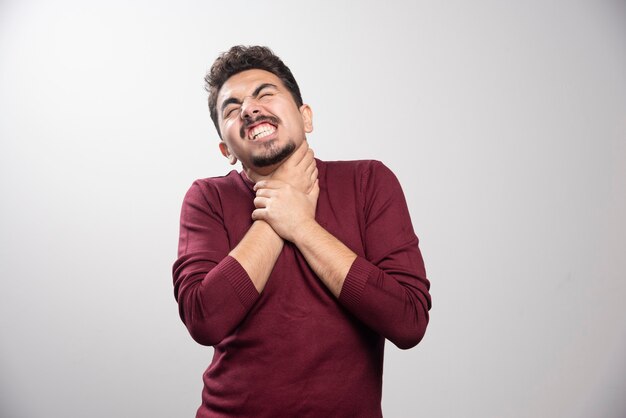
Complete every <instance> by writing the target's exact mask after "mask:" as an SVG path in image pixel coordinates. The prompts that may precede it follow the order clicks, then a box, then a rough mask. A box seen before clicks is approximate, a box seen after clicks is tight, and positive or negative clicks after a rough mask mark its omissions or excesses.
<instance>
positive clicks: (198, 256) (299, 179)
mask: <svg viewBox="0 0 626 418" xmlns="http://www.w3.org/2000/svg"><path fill="white" fill-rule="evenodd" d="M273 175H274V176H276V177H278V178H287V179H290V181H291V182H292V183H293V184H295V185H296V186H295V187H298V188H300V189H302V190H308V189H310V187H311V185H312V184H313V182H314V181H315V180H316V178H317V168H316V166H315V159H314V158H313V152H312V151H311V150H309V149H308V147H301V148H299V149H298V150H297V151H296V152H294V154H293V155H292V156H291V157H290V159H289V160H288V161H286V162H285V163H284V164H283V165H281V167H280V168H279V169H278V170H276V172H275V173H274V174H273ZM219 201H220V196H219V195H218V194H217V192H216V191H215V190H212V189H211V188H207V187H206V186H204V187H203V186H201V184H200V183H198V182H196V183H194V185H192V187H191V188H190V190H189V191H188V193H187V195H186V196H185V200H184V202H183V208H182V212H181V224H180V225H181V226H180V242H179V258H178V260H177V261H176V263H175V264H174V269H173V276H174V292H175V296H176V300H177V301H178V303H179V311H180V315H181V319H182V320H183V322H184V323H185V325H186V326H187V328H188V329H189V332H190V334H191V335H192V337H193V338H194V339H195V340H196V341H197V342H199V343H200V344H204V345H215V344H217V343H219V342H220V341H221V340H222V339H223V338H224V337H225V336H226V335H228V334H229V333H231V332H232V330H233V329H234V328H235V327H236V326H237V325H238V324H239V323H240V322H241V320H242V319H243V318H244V317H245V315H246V314H247V313H248V311H249V310H250V308H251V307H252V306H253V305H254V302H255V301H256V299H257V298H258V296H259V293H260V292H261V291H262V290H263V288H264V286H265V284H266V282H267V280H268V278H269V276H270V274H271V272H272V269H273V267H274V264H275V262H276V260H277V258H278V256H279V255H280V252H281V250H282V247H283V240H282V238H280V237H279V236H278V235H277V234H276V233H275V232H274V230H273V229H272V228H271V227H270V226H269V225H268V224H267V223H265V222H263V221H255V222H253V224H252V226H251V227H250V229H249V230H248V231H247V233H246V234H245V235H244V237H243V238H242V239H241V241H240V242H239V243H238V244H237V245H236V246H235V248H233V249H232V250H231V249H230V248H229V237H228V234H227V231H226V230H225V227H224V221H223V219H222V214H221V206H220V204H219V203H218V202H219Z"/></svg>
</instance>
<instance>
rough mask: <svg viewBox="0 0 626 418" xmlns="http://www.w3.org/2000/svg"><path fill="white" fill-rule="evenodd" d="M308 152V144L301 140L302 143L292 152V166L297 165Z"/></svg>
mask: <svg viewBox="0 0 626 418" xmlns="http://www.w3.org/2000/svg"><path fill="white" fill-rule="evenodd" d="M308 154H309V144H308V143H307V142H306V141H303V142H302V144H301V145H300V146H299V147H298V148H297V149H296V151H295V152H294V153H293V160H294V162H295V164H294V166H296V167H297V166H299V165H300V164H301V163H302V162H303V161H305V159H306V157H307V156H308Z"/></svg>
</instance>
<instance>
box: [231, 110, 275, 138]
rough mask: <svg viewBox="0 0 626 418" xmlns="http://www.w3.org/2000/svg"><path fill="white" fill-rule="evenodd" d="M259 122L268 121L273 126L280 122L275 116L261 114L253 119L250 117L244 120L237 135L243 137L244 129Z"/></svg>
mask: <svg viewBox="0 0 626 418" xmlns="http://www.w3.org/2000/svg"><path fill="white" fill-rule="evenodd" d="M259 122H269V123H271V124H272V125H274V126H278V124H279V123H280V119H278V118H277V117H276V116H265V115H261V116H259V117H257V118H256V119H254V120H252V119H246V120H244V122H243V125H242V126H241V128H240V129H239V136H240V137H241V139H245V135H246V131H247V130H248V128H249V127H250V126H252V125H255V124H257V123H259Z"/></svg>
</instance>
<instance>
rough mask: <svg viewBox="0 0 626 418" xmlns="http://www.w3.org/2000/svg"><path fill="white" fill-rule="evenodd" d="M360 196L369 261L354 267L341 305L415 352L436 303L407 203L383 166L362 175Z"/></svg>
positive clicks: (362, 260) (364, 259)
mask: <svg viewBox="0 0 626 418" xmlns="http://www.w3.org/2000/svg"><path fill="white" fill-rule="evenodd" d="M360 195H361V196H362V202H361V204H362V205H363V217H364V219H363V226H364V227H363V231H362V237H363V242H364V245H365V257H357V258H356V260H355V261H354V262H353V264H352V266H351V268H350V270H349V272H348V274H347V276H346V279H345V281H344V284H343V287H342V289H341V293H340V295H339V301H340V303H342V304H343V305H344V306H345V307H346V308H347V309H348V310H349V311H350V312H352V314H353V315H355V316H356V317H357V318H359V320H361V321H362V322H363V323H364V324H366V325H367V326H369V327H370V328H371V329H373V330H374V331H376V332H378V333H379V334H381V335H382V336H384V337H385V338H387V339H388V340H390V341H391V342H393V343H394V344H395V345H396V346H398V347H399V348H402V349H407V348H411V347H413V346H415V345H417V343H419V342H420V340H421V339H422V337H423V336H424V333H425V331H426V326H427V325H428V311H429V309H430V307H431V298H430V294H429V292H428V291H429V288H430V283H429V282H428V280H427V279H426V271H425V268H424V262H423V260H422V255H421V253H420V250H419V247H418V239H417V236H416V235H415V233H414V231H413V226H412V224H411V219H410V215H409V211H408V208H407V205H406V200H405V198H404V194H403V192H402V189H401V187H400V184H399V182H398V180H397V178H396V177H395V175H394V174H393V173H392V172H391V170H389V169H388V168H387V167H385V166H384V165H383V164H382V163H380V162H373V163H372V165H371V166H370V169H369V170H367V171H365V172H364V173H363V175H362V178H361V190H360Z"/></svg>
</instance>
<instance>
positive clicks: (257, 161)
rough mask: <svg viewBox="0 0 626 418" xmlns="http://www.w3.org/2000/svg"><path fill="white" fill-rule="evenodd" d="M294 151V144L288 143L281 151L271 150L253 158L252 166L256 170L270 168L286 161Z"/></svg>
mask: <svg viewBox="0 0 626 418" xmlns="http://www.w3.org/2000/svg"><path fill="white" fill-rule="evenodd" d="M295 150H296V144H295V143H294V142H293V141H290V142H288V143H287V145H285V146H284V147H283V148H281V149H278V150H274V149H271V150H270V151H269V152H268V153H267V154H265V155H258V156H253V157H252V164H253V165H254V166H255V167H258V168H263V167H270V166H273V165H276V164H279V163H281V162H283V161H284V160H286V159H287V158H288V157H289V156H290V155H291V154H293V152H294V151H295Z"/></svg>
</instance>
